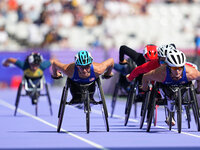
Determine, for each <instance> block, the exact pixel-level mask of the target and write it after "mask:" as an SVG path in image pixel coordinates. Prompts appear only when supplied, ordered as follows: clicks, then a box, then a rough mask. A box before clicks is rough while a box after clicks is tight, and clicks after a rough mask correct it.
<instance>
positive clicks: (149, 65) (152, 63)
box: [126, 59, 160, 81]
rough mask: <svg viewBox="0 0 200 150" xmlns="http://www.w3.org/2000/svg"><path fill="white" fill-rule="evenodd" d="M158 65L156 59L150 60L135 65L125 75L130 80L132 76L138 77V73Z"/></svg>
mask: <svg viewBox="0 0 200 150" xmlns="http://www.w3.org/2000/svg"><path fill="white" fill-rule="evenodd" d="M159 66H160V64H159V62H158V60H157V59H156V60H152V61H149V62H146V63H144V64H142V65H140V66H138V67H136V68H135V69H134V70H133V71H132V72H131V73H130V74H128V75H127V76H126V78H127V80H128V81H132V80H133V79H134V78H136V77H138V76H139V75H140V74H144V73H147V72H149V71H151V70H153V69H156V68H158V67H159Z"/></svg>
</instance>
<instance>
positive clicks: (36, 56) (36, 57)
mask: <svg viewBox="0 0 200 150" xmlns="http://www.w3.org/2000/svg"><path fill="white" fill-rule="evenodd" d="M42 60H43V58H42V56H41V55H40V53H31V55H29V56H28V63H29V64H30V65H38V66H39V65H40V63H41V62H42Z"/></svg>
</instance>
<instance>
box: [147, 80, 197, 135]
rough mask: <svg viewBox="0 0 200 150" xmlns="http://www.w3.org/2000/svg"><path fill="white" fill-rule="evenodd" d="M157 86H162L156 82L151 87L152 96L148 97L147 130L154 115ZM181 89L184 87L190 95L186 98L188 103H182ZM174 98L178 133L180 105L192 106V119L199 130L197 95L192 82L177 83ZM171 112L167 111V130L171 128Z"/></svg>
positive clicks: (179, 127)
mask: <svg viewBox="0 0 200 150" xmlns="http://www.w3.org/2000/svg"><path fill="white" fill-rule="evenodd" d="M159 88H164V87H162V85H161V84H160V83H156V85H155V88H153V90H152V94H153V95H152V98H151V99H149V105H150V106H149V108H150V110H148V116H149V118H148V122H147V132H149V131H150V128H151V123H152V118H153V116H154V110H155V106H156V100H155V99H156V97H155V94H156V91H158V89H159ZM181 89H186V90H187V91H185V92H188V93H189V95H190V99H189V100H188V103H186V104H184V103H183V97H182V96H181ZM174 92H175V95H176V98H175V99H174V100H175V112H176V113H177V128H178V133H181V129H182V106H183V105H186V106H188V107H190V106H192V110H193V115H194V120H195V123H196V125H197V130H198V131H200V121H199V108H198V104H197V97H196V93H195V89H194V85H193V84H192V82H189V83H188V84H185V85H179V86H178V87H176V90H175V91H174ZM172 113H173V112H171V111H169V130H171V128H172ZM188 113H189V111H187V113H186V114H187V115H188Z"/></svg>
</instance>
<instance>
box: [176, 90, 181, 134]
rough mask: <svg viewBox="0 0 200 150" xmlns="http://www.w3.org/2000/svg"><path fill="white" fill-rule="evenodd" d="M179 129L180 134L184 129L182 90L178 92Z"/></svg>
mask: <svg viewBox="0 0 200 150" xmlns="http://www.w3.org/2000/svg"><path fill="white" fill-rule="evenodd" d="M177 122H178V123H177V128H178V133H181V127H182V97H181V90H180V89H179V90H178V99H177Z"/></svg>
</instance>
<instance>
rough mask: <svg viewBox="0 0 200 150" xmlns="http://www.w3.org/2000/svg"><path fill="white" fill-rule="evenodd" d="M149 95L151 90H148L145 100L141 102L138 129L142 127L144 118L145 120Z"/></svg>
mask: <svg viewBox="0 0 200 150" xmlns="http://www.w3.org/2000/svg"><path fill="white" fill-rule="evenodd" d="M150 96H151V91H148V93H146V97H145V100H144V102H143V103H142V108H141V118H140V129H142V127H143V124H144V120H145V117H146V112H147V108H148V102H149V99H150Z"/></svg>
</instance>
